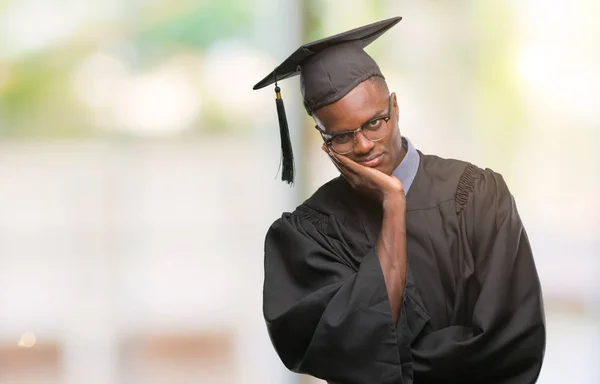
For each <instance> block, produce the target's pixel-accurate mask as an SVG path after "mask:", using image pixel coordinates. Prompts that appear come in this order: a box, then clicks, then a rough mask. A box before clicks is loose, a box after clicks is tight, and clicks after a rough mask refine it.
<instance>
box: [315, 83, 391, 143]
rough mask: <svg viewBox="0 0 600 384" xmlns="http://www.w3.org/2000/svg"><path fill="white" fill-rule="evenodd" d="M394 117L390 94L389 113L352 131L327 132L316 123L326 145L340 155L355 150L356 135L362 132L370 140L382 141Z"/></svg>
mask: <svg viewBox="0 0 600 384" xmlns="http://www.w3.org/2000/svg"><path fill="white" fill-rule="evenodd" d="M391 118H392V96H391V95H390V101H389V106H388V113H387V114H386V115H385V116H381V117H376V118H374V119H371V120H369V121H367V122H366V123H364V124H363V125H361V126H360V128H357V129H355V130H352V131H345V132H338V133H333V134H329V133H325V131H324V130H323V129H322V128H321V127H319V126H318V125H315V128H316V129H317V130H318V131H319V133H320V134H321V137H322V138H323V141H324V142H325V145H327V146H328V147H330V148H331V149H333V150H334V151H335V152H336V153H338V154H340V155H345V154H347V153H350V152H352V151H353V150H354V146H355V145H356V135H357V134H358V132H361V133H362V134H363V136H364V137H366V138H367V139H368V140H370V141H374V142H376V141H380V140H382V139H383V138H385V136H386V135H387V134H388V129H387V123H388V121H389V120H390V119H391Z"/></svg>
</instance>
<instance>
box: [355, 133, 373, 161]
mask: <svg viewBox="0 0 600 384" xmlns="http://www.w3.org/2000/svg"><path fill="white" fill-rule="evenodd" d="M374 145H375V143H373V142H372V141H371V140H369V139H367V138H366V137H365V135H363V133H362V132H357V133H356V135H355V143H354V153H355V154H357V155H364V154H367V153H369V152H370V151H371V149H373V146H374Z"/></svg>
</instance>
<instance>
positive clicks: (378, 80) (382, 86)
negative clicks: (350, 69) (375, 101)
mask: <svg viewBox="0 0 600 384" xmlns="http://www.w3.org/2000/svg"><path fill="white" fill-rule="evenodd" d="M367 81H368V82H370V83H371V84H373V85H374V86H375V88H376V89H377V90H378V91H379V90H381V91H385V92H388V86H387V82H386V81H385V79H384V78H383V77H381V76H377V75H375V76H371V77H369V78H368V79H367Z"/></svg>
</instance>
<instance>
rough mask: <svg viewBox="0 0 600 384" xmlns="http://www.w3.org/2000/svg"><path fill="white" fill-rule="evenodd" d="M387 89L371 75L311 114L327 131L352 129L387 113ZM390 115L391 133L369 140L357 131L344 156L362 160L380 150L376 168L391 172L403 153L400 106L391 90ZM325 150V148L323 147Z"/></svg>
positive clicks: (389, 126)
mask: <svg viewBox="0 0 600 384" xmlns="http://www.w3.org/2000/svg"><path fill="white" fill-rule="evenodd" d="M389 96H390V94H389V90H388V87H387V85H386V83H385V81H384V80H383V79H382V78H380V77H376V76H374V77H372V78H370V79H369V80H367V81H363V82H362V83H360V84H359V85H358V86H357V87H356V88H354V89H353V90H352V91H350V92H349V93H348V94H347V95H346V96H344V97H343V98H342V99H340V100H338V101H336V102H335V103H333V104H330V105H327V106H325V107H322V108H320V109H318V110H317V111H315V112H314V113H313V117H314V118H315V120H316V121H317V123H318V124H319V125H320V126H321V127H323V128H324V129H325V132H327V133H338V132H343V131H348V130H353V129H356V128H358V127H360V126H361V125H362V124H364V123H365V122H367V121H369V120H370V119H372V118H374V117H379V116H383V115H384V114H386V112H387V109H388V105H389V103H388V102H389ZM391 97H392V114H391V115H392V119H390V120H389V121H388V122H387V124H388V126H387V127H386V129H388V130H389V131H390V134H389V135H388V136H387V137H385V138H384V139H382V140H380V141H377V142H372V141H370V140H368V139H367V138H365V137H364V136H363V135H362V133H359V134H357V136H356V144H355V147H354V151H353V152H350V153H348V154H346V155H344V156H345V157H347V158H349V159H351V160H353V161H354V162H361V161H364V160H366V159H369V158H371V157H374V156H376V155H378V154H383V161H382V163H381V164H380V165H378V166H377V167H376V169H377V170H379V171H381V172H383V173H385V174H386V175H391V174H392V172H393V171H394V169H396V167H397V166H398V165H399V164H400V162H401V161H402V158H403V157H404V155H405V153H404V149H403V147H402V136H401V134H400V129H399V128H398V118H399V108H398V101H397V99H396V94H395V93H392V95H391ZM323 150H325V151H326V152H327V148H326V147H323Z"/></svg>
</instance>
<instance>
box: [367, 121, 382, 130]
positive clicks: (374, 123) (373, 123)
mask: <svg viewBox="0 0 600 384" xmlns="http://www.w3.org/2000/svg"><path fill="white" fill-rule="evenodd" d="M382 122H383V119H375V120H371V121H369V122H368V123H367V126H366V128H368V129H377V128H379V127H381V123H382Z"/></svg>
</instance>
